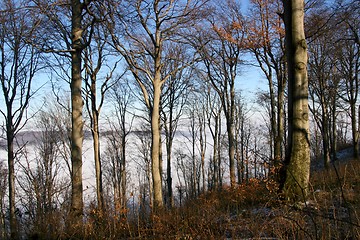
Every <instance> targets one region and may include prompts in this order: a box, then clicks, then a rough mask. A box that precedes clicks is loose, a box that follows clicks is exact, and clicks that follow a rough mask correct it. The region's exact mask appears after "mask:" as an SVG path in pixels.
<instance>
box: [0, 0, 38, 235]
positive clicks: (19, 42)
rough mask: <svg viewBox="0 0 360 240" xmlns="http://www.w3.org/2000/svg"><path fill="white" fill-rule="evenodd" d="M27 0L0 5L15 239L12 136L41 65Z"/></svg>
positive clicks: (23, 118) (4, 110) (21, 120)
mask: <svg viewBox="0 0 360 240" xmlns="http://www.w3.org/2000/svg"><path fill="white" fill-rule="evenodd" d="M26 4H27V3H26V2H24V1H23V2H14V1H3V2H2V3H1V5H0V7H1V11H0V22H1V29H0V55H1V56H0V62H1V63H0V71H1V75H0V82H1V91H2V97H3V101H4V103H5V105H4V106H3V107H4V108H2V109H0V113H1V115H2V116H3V117H4V120H5V123H4V125H3V126H2V129H3V130H4V131H5V132H6V141H7V160H8V171H9V175H8V178H9V179H8V184H9V189H8V190H9V207H10V232H11V238H12V239H17V238H18V237H19V236H18V227H17V221H16V216H15V208H16V207H15V166H14V165H15V159H16V157H17V154H18V150H17V149H15V139H16V135H17V134H18V133H19V131H20V130H21V129H22V128H23V127H24V126H25V124H26V123H27V121H28V119H29V117H30V116H29V113H28V107H29V102H30V99H31V97H32V96H33V94H34V92H35V91H34V90H33V89H32V85H33V81H34V78H35V74H36V73H37V71H38V70H39V68H40V64H39V52H38V51H37V50H36V49H35V48H34V47H33V46H31V45H30V44H28V43H27V41H28V39H31V38H33V37H34V32H35V29H36V27H37V26H38V21H37V20H36V19H34V18H32V14H31V12H30V10H29V8H27V7H26V6H27V5H26Z"/></svg>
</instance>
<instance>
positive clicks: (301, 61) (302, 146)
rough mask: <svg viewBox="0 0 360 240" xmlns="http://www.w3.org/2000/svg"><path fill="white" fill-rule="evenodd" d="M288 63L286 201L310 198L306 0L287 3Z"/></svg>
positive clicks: (284, 189) (284, 187) (292, 0)
mask: <svg viewBox="0 0 360 240" xmlns="http://www.w3.org/2000/svg"><path fill="white" fill-rule="evenodd" d="M283 6H284V15H283V18H284V23H285V33H286V36H285V38H286V52H287V64H288V81H289V84H288V101H289V102H288V121H289V125H288V132H289V133H288V138H289V140H288V149H287V156H286V159H285V171H286V172H285V179H284V182H283V185H282V190H283V193H284V195H285V198H287V199H289V200H294V201H300V200H302V199H304V198H306V197H307V194H308V184H309V176H310V136H309V109H308V77H307V44H306V40H305V33H304V0H291V1H286V0H283Z"/></svg>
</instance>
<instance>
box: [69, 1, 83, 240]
mask: <svg viewBox="0 0 360 240" xmlns="http://www.w3.org/2000/svg"><path fill="white" fill-rule="evenodd" d="M82 6H83V5H82V3H81V2H80V1H79V0H73V1H72V2H71V7H72V19H71V24H72V25H71V34H72V39H71V40H72V48H73V51H72V52H71V83H70V88H71V108H72V109H71V122H72V132H71V165H72V172H71V180H72V181H71V183H72V186H71V190H72V195H71V209H70V226H69V227H70V229H69V230H70V232H71V233H74V234H80V236H81V233H82V222H83V219H82V216H83V187H82V143H83V117H82V108H83V100H82V96H81V87H82V77H81V52H82V50H83V46H82V33H83V30H82V26H81V24H82ZM73 231H75V232H73Z"/></svg>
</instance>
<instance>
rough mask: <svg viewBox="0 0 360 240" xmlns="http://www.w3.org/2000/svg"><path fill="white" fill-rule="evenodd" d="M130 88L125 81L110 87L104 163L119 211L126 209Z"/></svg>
mask: <svg viewBox="0 0 360 240" xmlns="http://www.w3.org/2000/svg"><path fill="white" fill-rule="evenodd" d="M130 88H131V87H130V86H129V85H128V84H127V83H122V82H117V83H116V84H115V85H114V86H113V88H112V89H111V91H110V99H111V103H112V105H113V106H114V110H113V114H112V117H111V118H110V117H109V120H108V122H109V125H110V130H109V133H108V134H107V136H106V138H107V153H106V158H108V159H109V161H107V162H108V163H107V164H106V165H108V166H107V169H108V174H109V175H110V179H111V183H112V184H113V189H114V193H113V194H114V204H115V209H116V210H121V211H122V210H124V209H127V195H126V194H127V191H126V190H127V188H128V187H127V175H128V173H127V165H128V161H127V145H128V135H129V134H130V133H131V128H132V122H133V117H132V118H130V117H129V115H130V113H129V112H128V111H129V110H130V107H131V104H132V102H133V100H134V97H133V96H132V93H131V91H130ZM106 165H105V166H106Z"/></svg>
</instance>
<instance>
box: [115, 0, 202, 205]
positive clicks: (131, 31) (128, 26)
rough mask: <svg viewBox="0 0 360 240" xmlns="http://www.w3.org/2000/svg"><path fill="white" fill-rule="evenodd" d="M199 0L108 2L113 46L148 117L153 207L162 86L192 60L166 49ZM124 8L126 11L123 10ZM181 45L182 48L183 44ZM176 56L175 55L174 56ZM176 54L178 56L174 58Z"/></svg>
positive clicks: (158, 200)
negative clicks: (169, 66)
mask: <svg viewBox="0 0 360 240" xmlns="http://www.w3.org/2000/svg"><path fill="white" fill-rule="evenodd" d="M203 2H204V1H202V0H196V1H190V0H187V1H179V0H173V1H170V2H169V3H167V2H163V1H159V0H154V1H150V2H148V1H143V0H140V1H136V2H132V1H123V2H113V3H112V4H111V5H110V6H109V9H108V11H109V15H110V17H111V21H110V23H109V27H110V29H111V34H112V38H113V43H114V47H115V49H116V50H117V51H118V52H119V53H120V54H121V55H122V56H123V57H124V58H125V60H126V62H127V64H128V65H129V68H130V71H131V72H132V74H133V76H134V78H135V80H136V82H137V84H138V86H139V87H140V88H141V92H142V96H143V99H144V103H145V104H146V107H147V109H148V112H149V116H150V120H151V133H152V147H151V161H152V178H153V190H154V192H153V193H154V210H155V211H156V209H158V208H161V207H162V206H163V193H162V180H161V159H160V157H161V144H160V138H161V136H160V111H161V106H160V105H161V100H160V99H161V94H162V88H163V86H164V84H165V82H167V81H168V80H169V78H170V77H171V76H173V75H174V74H175V73H176V72H177V71H179V70H181V69H183V68H186V67H188V66H189V65H191V64H192V62H184V61H182V59H179V58H178V57H179V56H174V55H171V56H169V55H167V54H166V53H167V51H166V50H165V49H167V48H169V47H172V44H175V43H176V44H182V43H183V42H184V41H181V39H182V40H184V38H182V36H181V35H180V34H177V33H184V32H185V30H186V31H188V29H190V28H191V26H192V25H194V24H195V23H196V21H197V19H198V15H199V14H201V11H200V10H201V6H202V5H203ZM124 9H126V14H123V11H124ZM182 46H183V47H184V48H185V47H186V45H183V44H182ZM174 58H175V59H174ZM176 58H178V59H176ZM175 60H176V61H178V62H179V63H181V64H179V65H178V67H177V68H176V69H171V72H166V71H165V70H166V69H164V68H163V66H164V62H166V61H175Z"/></svg>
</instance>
